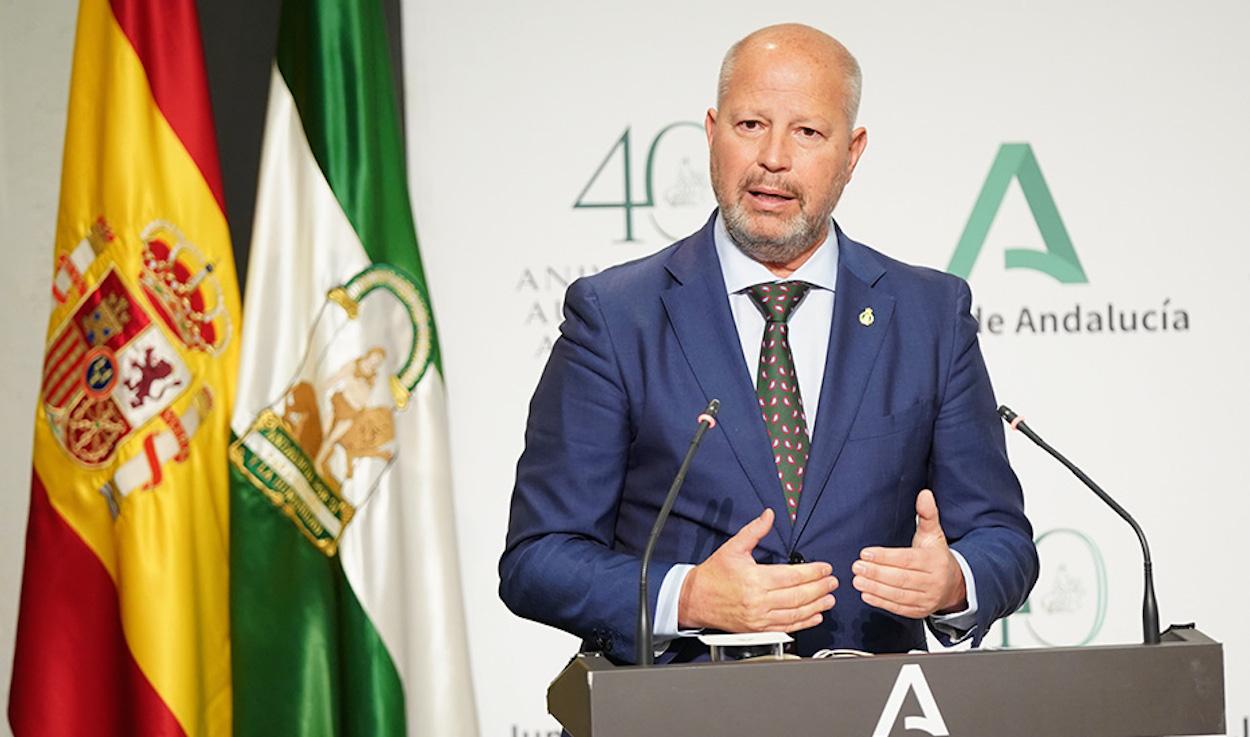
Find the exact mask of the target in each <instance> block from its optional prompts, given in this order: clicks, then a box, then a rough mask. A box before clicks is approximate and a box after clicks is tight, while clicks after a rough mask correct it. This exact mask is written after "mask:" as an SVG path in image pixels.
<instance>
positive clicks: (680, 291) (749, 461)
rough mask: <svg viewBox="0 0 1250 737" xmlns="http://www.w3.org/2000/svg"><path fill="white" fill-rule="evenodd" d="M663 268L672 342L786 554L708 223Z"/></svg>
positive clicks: (783, 515)
mask: <svg viewBox="0 0 1250 737" xmlns="http://www.w3.org/2000/svg"><path fill="white" fill-rule="evenodd" d="M667 266H668V270H669V273H670V274H672V275H673V276H674V278H676V279H677V281H678V284H676V285H674V286H673V287H672V288H671V289H669V290H667V291H665V292H664V293H663V295H662V296H661V299H662V300H663V302H664V308H665V310H666V311H667V313H668V318H669V322H670V323H671V324H672V326H673V332H674V334H675V335H676V336H677V342H678V343H679V344H680V345H681V349H682V353H683V354H684V355H685V357H686V361H687V362H688V363H689V364H690V368H691V370H692V371H693V372H694V375H695V380H696V381H697V382H698V383H699V386H700V388H702V389H703V393H704V395H705V396H706V397H707V398H708V399H711V398H716V399H719V400H720V401H721V410H720V423H719V426H718V431H719V432H721V433H723V434H724V435H725V438H726V440H728V442H729V446H730V448H731V450H732V451H733V453H734V456H735V457H736V458H737V460H738V464H739V465H740V466H741V467H742V471H743V473H744V474H745V475H746V477H747V478H748V479H749V480H750V483H751V487H752V489H754V491H755V494H756V496H758V497H759V500H760V501H761V502H762V503H763V504H764V505H765V506H767V507H772V509H773V512H774V513H775V514H776V521H775V523H774V525H773V532H772V533H771V534H774V535H777V536H778V537H777V540H778V545H779V547H780V548H781V549H785V548H784V543H785V541H786V539H787V538H788V537H790V533H791V530H790V529H788V528H789V527H790V523H789V519H790V517H789V515H788V513H787V512H786V509H785V498H784V497H783V496H782V494H781V485H780V484H779V483H778V481H777V471H776V468H777V467H776V464H775V463H774V462H773V457H772V454H771V451H770V450H769V448H770V441H769V439H768V431H767V430H766V429H765V428H764V422H763V420H762V419H761V418H760V411H759V400H758V398H757V397H756V394H755V387H754V385H753V384H752V383H751V376H750V374H749V372H748V371H747V369H746V363H745V362H744V361H743V358H742V348H741V344H740V342H739V340H738V332H737V329H736V328H735V327H734V323H733V317H732V315H731V313H730V311H729V297H728V296H727V295H726V293H725V282H724V277H722V275H721V268H720V261H719V260H718V259H717V257H716V249H715V247H714V245H713V243H712V223H711V221H709V223H708V225H707V226H706V227H704V228H703V230H701V231H699V232H698V233H696V234H695V235H693V236H691V237H690V238H689V239H687V240H686V241H684V242H683V243H682V244H681V245H680V246H679V247H678V248H677V249H676V250H675V252H674V254H673V256H672V257H671V258H670V260H669V263H668V265H667ZM726 492H727V493H730V491H729V490H726Z"/></svg>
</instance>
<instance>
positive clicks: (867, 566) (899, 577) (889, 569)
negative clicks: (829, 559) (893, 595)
mask: <svg viewBox="0 0 1250 737" xmlns="http://www.w3.org/2000/svg"><path fill="white" fill-rule="evenodd" d="M851 572H852V573H854V574H855V575H856V576H861V577H863V578H866V579H869V580H872V581H878V582H880V583H883V584H887V585H889V586H893V587H895V588H900V589H909V590H911V591H923V590H924V580H925V576H924V575H923V572H921V571H916V570H913V569H910V568H894V567H893V566H883V565H878V564H876V563H869V562H867V561H863V560H857V561H855V564H854V565H852V566H851Z"/></svg>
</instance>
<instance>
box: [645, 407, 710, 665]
mask: <svg viewBox="0 0 1250 737" xmlns="http://www.w3.org/2000/svg"><path fill="white" fill-rule="evenodd" d="M718 412H720V400H719V399H713V400H712V401H710V402H708V403H707V409H705V410H703V413H702V414H700V415H699V417H698V420H699V427H698V429H696V430H695V431H694V437H693V438H692V439H691V440H690V448H689V449H688V450H687V451H686V457H685V459H683V460H682V462H681V467H680V468H678V469H677V475H676V476H674V477H673V485H672V486H670V487H668V496H666V497H664V504H663V505H661V506H660V513H659V515H657V516H656V518H655V524H654V525H652V526H651V536H650V537H648V538H647V546H646V547H645V548H643V551H642V573H640V574H639V576H638V637H637V640H638V644H637V650H636V652H637V658H636V660H637V662H638V665H642V666H648V665H651V664H653V663H654V662H655V646H654V645H653V644H652V643H653V640H654V637H655V633H654V631H653V629H652V626H651V611H650V610H649V609H648V608H647V567H648V566H650V565H651V554H652V553H654V552H655V544H656V542H657V541H658V540H659V539H660V531H661V530H663V529H664V523H665V522H667V521H668V513H669V512H671V511H673V503H674V502H676V501H677V492H679V491H681V485H682V483H683V482H685V480H686V472H687V471H689V470H690V463H691V462H692V461H693V460H694V454H695V451H697V450H698V449H699V444H700V443H702V442H703V434H704V433H706V432H707V431H708V430H711V429H712V428H713V427H716V414H717V413H718Z"/></svg>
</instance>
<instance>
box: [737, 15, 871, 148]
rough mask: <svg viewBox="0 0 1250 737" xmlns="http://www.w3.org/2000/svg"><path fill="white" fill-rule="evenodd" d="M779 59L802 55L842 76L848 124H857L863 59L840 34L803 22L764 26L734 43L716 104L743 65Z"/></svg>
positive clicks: (840, 81)
mask: <svg viewBox="0 0 1250 737" xmlns="http://www.w3.org/2000/svg"><path fill="white" fill-rule="evenodd" d="M779 59H786V60H793V59H799V60H802V61H803V62H805V63H808V64H810V65H812V66H813V67H814V68H816V69H823V70H828V71H829V72H830V73H831V74H832V76H833V77H834V78H835V79H836V80H838V82H836V83H840V84H841V85H842V89H841V90H840V96H841V98H842V100H843V105H842V110H843V114H844V115H845V116H846V124H847V126H848V127H849V128H853V127H855V118H856V116H857V115H858V114H859V97H860V89H861V87H862V86H863V75H862V74H861V72H860V69H859V62H858V61H856V60H855V57H854V56H853V55H852V54H851V52H850V51H848V50H847V48H846V47H845V46H843V45H842V44H841V43H839V42H838V40H837V39H836V38H834V37H833V36H830V35H829V34H827V33H824V32H823V31H818V30H816V29H815V28H812V27H811V26H805V25H803V24H801V23H783V24H781V25H776V26H768V27H766V28H761V29H759V30H758V31H755V32H754V33H751V34H750V35H748V36H746V37H745V38H743V39H742V40H740V41H738V42H737V43H735V44H734V45H733V46H730V47H729V51H728V52H726V54H725V60H724V61H723V62H721V67H720V81H719V84H718V85H717V89H716V106H717V107H721V106H722V104H723V102H724V99H725V96H726V95H728V94H729V90H730V88H731V86H732V85H733V79H734V72H735V71H736V70H737V69H738V68H739V67H741V66H742V65H744V64H750V63H761V64H769V63H770V62H775V61H777V60H779Z"/></svg>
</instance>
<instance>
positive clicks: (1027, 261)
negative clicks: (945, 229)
mask: <svg viewBox="0 0 1250 737" xmlns="http://www.w3.org/2000/svg"><path fill="white" fill-rule="evenodd" d="M1012 179H1016V180H1018V181H1019V182H1020V189H1021V191H1023V192H1024V198H1025V200H1026V201H1027V202H1028V203H1029V210H1030V211H1031V212H1032V213H1033V220H1034V221H1036V222H1037V228H1038V230H1039V231H1041V234H1042V242H1043V243H1045V244H1046V250H1044V251H1035V250H1033V249H1029V248H1011V249H1008V250H1007V254H1006V266H1007V268H1008V269H1033V270H1034V271H1040V272H1042V273H1043V274H1048V275H1050V276H1051V277H1054V278H1055V279H1056V280H1057V281H1059V282H1061V283H1064V284H1084V283H1086V282H1088V281H1089V279H1087V278H1086V276H1085V270H1084V269H1082V268H1081V261H1080V259H1078V258H1077V256H1076V249H1075V248H1073V247H1072V239H1071V238H1070V237H1069V236H1068V229H1067V228H1065V227H1064V226H1063V219H1062V218H1060V217H1059V209H1058V208H1057V207H1055V198H1054V197H1052V196H1051V194H1050V188H1049V187H1047V186H1046V180H1045V179H1043V178H1042V170H1041V167H1039V166H1038V165H1037V157H1036V156H1034V155H1033V148H1032V147H1031V146H1029V144H1027V143H1004V144H1003V145H1002V146H1000V147H999V149H998V155H997V156H996V157H995V158H994V164H993V166H991V167H990V174H989V176H988V177H986V178H985V184H984V185H983V186H982V187H981V194H980V195H978V196H977V202H976V205H974V206H973V208H972V215H971V216H969V217H968V224H967V225H966V226H964V232H963V235H962V236H960V238H959V245H958V246H957V247H956V248H955V253H954V254H953V255H952V256H951V262H950V265H948V266H947V267H946V270H947V271H949V272H950V273H952V274H955V275H956V276H961V277H963V278H965V279H966V278H968V275H969V274H971V273H972V266H973V264H975V263H976V260H977V256H979V255H980V253H981V248H982V246H984V245H985V238H986V236H987V235H988V234H989V232H990V225H991V224H993V222H994V218H995V216H997V215H998V210H999V208H1000V207H1002V204H1003V197H1004V196H1006V194H1007V187H1008V186H1010V185H1011V180H1012Z"/></svg>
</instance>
